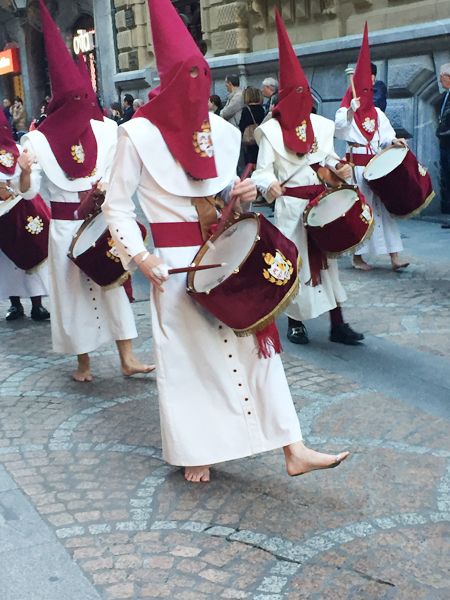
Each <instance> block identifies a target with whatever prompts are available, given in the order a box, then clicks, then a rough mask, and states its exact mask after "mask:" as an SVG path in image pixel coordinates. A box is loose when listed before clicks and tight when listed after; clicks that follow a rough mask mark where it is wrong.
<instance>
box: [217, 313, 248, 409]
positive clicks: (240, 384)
mask: <svg viewBox="0 0 450 600" xmlns="http://www.w3.org/2000/svg"><path fill="white" fill-rule="evenodd" d="M219 329H223V326H222V325H219ZM223 342H224V344H227V343H228V340H223ZM228 358H233V355H232V354H229V355H228ZM233 373H237V369H233ZM238 386H239V387H242V383H238ZM244 400H245V402H248V398H244ZM247 414H248V415H251V414H252V413H251V411H247Z"/></svg>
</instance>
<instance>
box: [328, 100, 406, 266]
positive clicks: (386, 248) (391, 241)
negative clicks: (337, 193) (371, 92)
mask: <svg viewBox="0 0 450 600" xmlns="http://www.w3.org/2000/svg"><path fill="white" fill-rule="evenodd" d="M376 111H377V113H378V131H376V132H375V135H374V136H373V138H372V141H371V142H370V149H371V151H372V153H373V154H377V153H378V152H380V150H382V148H383V146H387V145H389V144H390V143H391V142H392V140H393V139H394V138H395V131H394V129H393V127H392V125H391V124H390V122H389V119H388V118H387V117H386V115H385V114H384V112H382V111H381V110H380V109H379V108H377V109H376ZM335 125H336V133H335V135H336V137H337V138H339V139H342V140H346V141H347V142H351V143H356V144H364V145H367V144H368V141H367V139H366V138H365V137H364V136H363V134H362V133H361V132H360V130H359V129H358V126H357V125H356V122H355V120H354V119H352V120H351V122H348V120H347V109H346V108H344V107H342V108H339V110H338V111H337V113H336V119H335ZM347 152H349V150H347ZM353 154H366V148H353ZM364 169H365V167H355V175H356V181H354V182H353V183H355V184H357V185H358V187H359V189H360V190H361V192H362V193H363V194H364V196H365V198H366V200H367V202H368V203H369V204H370V206H371V207H372V211H373V216H374V219H375V228H374V231H373V234H372V237H371V238H370V239H368V240H366V241H365V242H364V244H363V245H362V246H361V247H360V248H358V250H357V251H356V252H355V254H357V255H361V254H366V253H370V254H390V253H391V252H401V251H402V250H403V244H402V240H401V238H400V232H399V230H398V227H397V223H396V222H395V219H393V218H392V217H391V215H390V214H389V213H388V211H387V209H386V207H385V206H384V204H383V203H382V202H381V200H380V198H379V197H378V196H377V195H376V194H374V193H373V192H372V190H371V189H370V187H369V186H368V184H367V181H366V180H365V179H364Z"/></svg>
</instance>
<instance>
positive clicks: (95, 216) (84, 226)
mask: <svg viewBox="0 0 450 600" xmlns="http://www.w3.org/2000/svg"><path fill="white" fill-rule="evenodd" d="M101 214H102V213H101V212H98V213H97V214H95V215H91V216H90V217H88V218H87V219H86V220H85V221H84V222H83V223H82V224H81V226H80V228H79V229H78V231H77V232H76V233H75V235H74V236H73V238H72V242H71V244H70V247H69V252H68V253H67V256H68V257H69V258H70V259H71V260H73V261H76V260H77V258H78V257H79V256H83V255H84V254H86V252H89V250H90V249H91V248H94V247H95V246H92V245H91V246H90V247H89V248H88V249H87V250H85V251H84V252H82V253H81V254H79V255H78V256H77V257H75V256H74V255H73V249H74V247H75V244H76V243H77V241H78V238H79V236H80V234H82V233H83V231H84V230H85V229H86V227H87V226H88V225H89V223H90V222H91V221H93V220H94V219H96V218H97V217H98V216H99V215H101ZM108 230H109V227H108V225H106V227H105V229H104V230H103V233H102V234H101V235H100V236H99V237H98V238H97V241H98V240H100V239H101V238H102V237H103V236H104V235H105V233H106V231H108Z"/></svg>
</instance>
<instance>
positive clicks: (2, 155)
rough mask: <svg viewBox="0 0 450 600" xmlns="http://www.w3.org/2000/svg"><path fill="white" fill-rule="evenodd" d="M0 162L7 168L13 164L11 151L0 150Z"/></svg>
mask: <svg viewBox="0 0 450 600" xmlns="http://www.w3.org/2000/svg"><path fill="white" fill-rule="evenodd" d="M0 164H1V165H3V166H4V167H7V168H8V169H9V168H10V167H12V166H13V164H14V156H13V155H12V154H11V152H6V150H0Z"/></svg>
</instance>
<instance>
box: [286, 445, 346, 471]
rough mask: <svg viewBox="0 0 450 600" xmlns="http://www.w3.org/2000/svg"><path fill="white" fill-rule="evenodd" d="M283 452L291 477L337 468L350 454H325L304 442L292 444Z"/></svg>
mask: <svg viewBox="0 0 450 600" xmlns="http://www.w3.org/2000/svg"><path fill="white" fill-rule="evenodd" d="M283 450H284V454H285V457H286V470H287V472H288V474H289V475H290V476H291V477H295V476H296V475H303V474H304V473H309V472H310V471H316V470H318V469H329V468H330V467H334V466H337V465H339V464H340V463H341V462H342V461H343V460H345V459H346V458H347V456H348V455H349V454H350V453H349V452H341V454H323V453H322V452H316V451H315V450H311V449H310V448H307V447H306V446H305V444H304V443H303V442H296V443H295V444H290V445H289V446H285V447H284V448H283Z"/></svg>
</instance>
